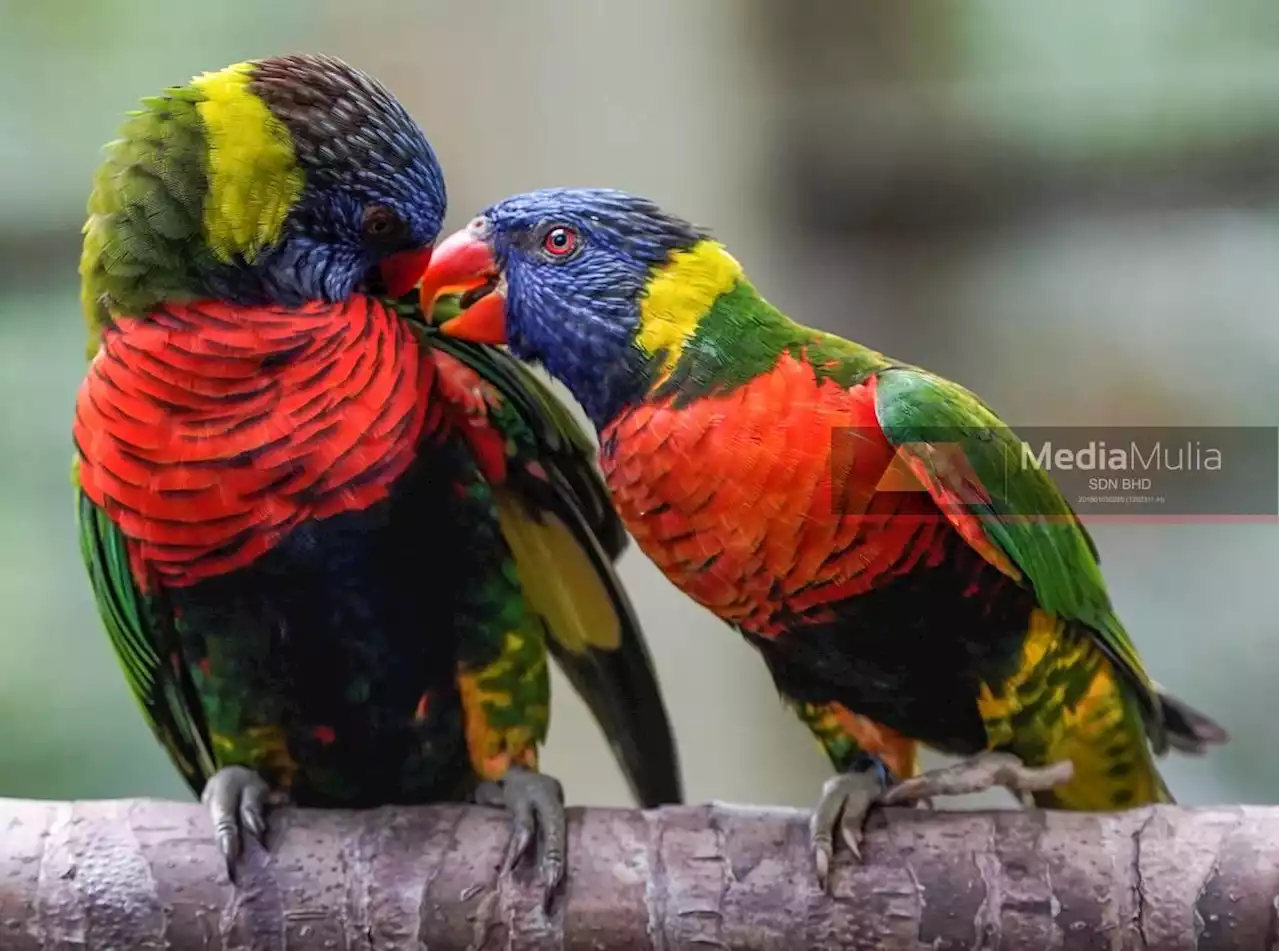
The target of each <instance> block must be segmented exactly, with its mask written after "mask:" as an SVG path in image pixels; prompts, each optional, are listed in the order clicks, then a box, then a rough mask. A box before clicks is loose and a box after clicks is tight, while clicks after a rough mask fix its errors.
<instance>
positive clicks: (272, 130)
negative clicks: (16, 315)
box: [80, 63, 305, 358]
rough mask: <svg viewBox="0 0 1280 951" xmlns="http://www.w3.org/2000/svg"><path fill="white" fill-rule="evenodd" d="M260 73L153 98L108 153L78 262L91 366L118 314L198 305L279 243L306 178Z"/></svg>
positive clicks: (199, 81)
mask: <svg viewBox="0 0 1280 951" xmlns="http://www.w3.org/2000/svg"><path fill="white" fill-rule="evenodd" d="M253 74H254V65H253V64H252V63H237V64H234V65H232V66H228V67H226V68H225V69H221V70H218V71H217V72H212V73H205V74H203V75H200V76H197V77H195V78H193V79H192V80H191V82H190V83H188V84H187V85H185V86H173V87H170V88H169V89H167V90H166V91H165V92H164V94H163V95H160V96H149V97H146V98H144V99H143V100H142V108H140V109H137V110H134V111H133V112H130V113H129V114H128V118H127V119H126V120H125V122H124V124H123V125H122V126H121V128H120V136H119V138H117V139H115V140H114V141H112V142H110V143H108V144H107V146H106V148H105V152H106V156H105V159H104V160H103V162H102V164H101V165H100V166H99V167H98V170H97V171H96V173H95V174H94V179H93V190H92V192H91V194H90V196H89V205H88V213H89V217H88V220H87V221H86V222H85V225H84V229H83V230H84V243H83V247H82V251H81V255H80V277H81V306H82V309H83V311H84V316H85V321H86V323H87V325H88V342H87V355H88V356H89V357H90V358H92V357H93V355H94V354H95V353H96V352H97V349H98V343H99V340H100V339H101V335H102V331H103V329H104V328H105V327H107V326H109V325H110V323H111V321H112V317H113V315H121V314H134V315H140V314H145V313H146V312H147V311H148V310H149V309H151V308H152V307H154V306H155V305H156V304H157V303H159V302H160V301H167V302H170V303H172V302H175V301H182V300H188V299H190V298H191V296H192V288H196V287H199V286H201V275H204V274H208V273H210V272H211V271H213V270H216V269H217V268H219V267H223V266H227V265H235V264H237V263H239V262H252V261H253V260H254V258H255V257H256V256H257V255H258V253H259V252H261V251H262V249H263V248H265V247H267V246H268V245H270V244H271V243H272V242H273V241H274V240H275V239H276V238H278V237H279V235H280V232H281V228H282V227H283V224H284V220H285V217H286V216H287V214H288V212H289V210H290V208H291V207H292V205H293V204H294V202H295V201H296V199H297V198H298V196H299V194H300V193H301V191H302V188H303V186H304V182H305V176H304V174H303V171H302V169H301V167H300V166H299V164H298V161H297V156H296V154H295V152H294V148H293V145H292V140H291V138H290V135H289V131H288V129H287V128H286V127H285V126H284V125H283V124H282V123H281V122H280V121H279V120H278V119H276V118H275V116H274V115H272V113H271V111H270V110H269V109H268V107H267V105H266V103H264V102H263V101H262V99H261V98H260V97H258V96H257V95H256V94H255V93H254V92H253V91H252V90H251V88H250V82H251V80H252V78H253Z"/></svg>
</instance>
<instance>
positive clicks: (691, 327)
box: [636, 240, 742, 372]
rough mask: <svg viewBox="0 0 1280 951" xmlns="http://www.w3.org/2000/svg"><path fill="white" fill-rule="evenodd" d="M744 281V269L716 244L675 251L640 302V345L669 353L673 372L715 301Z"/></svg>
mask: <svg viewBox="0 0 1280 951" xmlns="http://www.w3.org/2000/svg"><path fill="white" fill-rule="evenodd" d="M741 278H742V265H741V264H739V263H738V262H737V260H735V259H734V257H733V256H732V255H731V254H729V252H728V251H726V250H725V249H724V246H723V245H721V244H720V243H718V242H716V241H711V240H706V241H699V242H698V243H697V244H695V245H694V246H693V247H692V248H690V249H689V250H687V251H676V252H675V253H674V254H672V255H671V260H670V261H668V262H667V263H666V264H665V265H664V266H663V267H662V268H661V269H659V270H658V271H657V272H656V273H655V274H654V276H653V277H652V278H650V279H649V286H648V288H647V289H646V291H645V295H644V297H643V298H641V300H640V332H639V334H637V336H636V342H637V343H638V344H639V345H640V347H641V349H643V350H644V351H645V352H646V353H647V354H649V355H650V356H653V355H655V354H657V353H658V352H659V351H662V350H666V352H667V358H666V363H665V365H664V369H665V370H666V371H668V372H669V371H670V370H671V369H672V368H673V367H674V366H675V365H676V362H677V361H678V360H679V359H680V353H681V351H682V350H684V345H685V343H686V342H687V341H688V340H689V338H690V337H692V336H693V334H694V332H695V331H696V330H697V329H698V323H699V321H701V320H702V318H703V316H704V315H705V314H706V313H707V311H709V310H710V309H711V305H712V304H714V303H715V301H716V298H717V297H719V296H720V295H722V294H727V293H728V292H729V291H731V290H733V287H734V285H735V284H737V283H738V281H739V280H741Z"/></svg>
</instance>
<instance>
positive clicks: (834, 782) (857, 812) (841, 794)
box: [809, 757, 890, 891]
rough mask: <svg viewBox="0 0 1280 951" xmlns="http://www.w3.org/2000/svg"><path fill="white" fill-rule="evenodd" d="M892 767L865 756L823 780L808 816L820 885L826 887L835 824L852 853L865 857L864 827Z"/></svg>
mask: <svg viewBox="0 0 1280 951" xmlns="http://www.w3.org/2000/svg"><path fill="white" fill-rule="evenodd" d="M889 783H890V779H889V770H888V768H887V767H886V766H885V765H884V764H883V763H881V762H880V761H879V760H878V759H875V758H873V757H866V758H865V759H862V760H860V761H859V762H858V763H857V764H855V766H854V767H853V769H852V770H851V771H850V772H847V773H841V774H840V775H839V776H832V777H831V778H830V779H828V780H827V781H826V782H825V783H823V784H822V796H821V798H819V800H818V807H817V808H816V809H814V811H813V815H812V817H810V819H809V848H810V850H811V851H812V853H813V864H814V867H815V870H816V871H817V874H818V887H819V888H821V889H822V890H823V891H826V889H827V878H828V875H829V873H830V871H831V856H832V854H833V852H834V849H835V842H834V839H835V831H836V826H837V825H838V826H839V827H840V838H841V840H842V841H843V842H844V844H845V846H847V847H848V849H849V851H850V852H852V853H853V857H854V858H855V859H861V858H862V827H863V825H864V824H865V822H866V820H867V813H869V812H870V811H871V807H872V806H874V805H875V804H876V803H877V802H879V800H880V797H881V796H882V795H883V794H884V791H885V790H886V789H887V788H888V787H889Z"/></svg>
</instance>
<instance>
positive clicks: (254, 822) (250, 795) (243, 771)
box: [200, 766, 271, 884]
mask: <svg viewBox="0 0 1280 951" xmlns="http://www.w3.org/2000/svg"><path fill="white" fill-rule="evenodd" d="M270 797H271V787H270V786H268V785H267V783H266V781H265V780H264V779H263V778H262V777H261V776H259V775H258V774H257V773H255V772H254V771H253V770H251V769H247V768H246V767H244V766H226V767H223V768H222V769H220V770H218V771H217V772H216V773H214V774H213V775H212V776H210V777H209V781H208V782H207V783H205V784H204V789H203V790H202V791H201V793H200V802H201V803H202V804H203V805H204V807H205V808H206V809H208V810H209V817H210V818H211V819H212V820H213V834H214V838H215V839H216V840H217V843H218V851H219V852H221V853H222V858H223V861H225V862H226V865H227V878H229V879H230V880H231V882H232V883H233V884H234V883H235V880H236V862H237V860H238V859H239V858H240V855H241V853H242V852H243V848H242V845H243V842H242V840H241V832H242V830H244V831H247V832H248V833H249V834H250V835H251V836H253V837H254V839H256V840H257V841H258V842H259V843H261V842H262V840H263V837H264V836H265V835H266V832H267V818H266V813H267V805H268V800H269V799H270Z"/></svg>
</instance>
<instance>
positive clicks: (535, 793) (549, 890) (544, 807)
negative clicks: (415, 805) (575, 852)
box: [475, 766, 568, 910]
mask: <svg viewBox="0 0 1280 951" xmlns="http://www.w3.org/2000/svg"><path fill="white" fill-rule="evenodd" d="M475 800H476V802H478V803H481V804H483V805H493V806H500V807H502V808H505V809H506V810H507V811H508V812H510V813H511V842H510V843H509V845H508V847H507V854H506V857H505V859H504V860H503V863H502V871H503V873H504V874H509V873H510V872H512V871H513V870H514V869H515V867H516V866H517V865H519V864H520V860H521V859H522V858H523V857H524V856H525V855H526V854H527V853H528V852H529V850H530V848H531V847H532V846H533V843H534V840H535V839H538V838H540V839H541V852H542V857H541V860H540V861H539V869H538V871H539V877H540V878H541V880H542V883H543V889H544V891H543V909H544V910H549V909H550V907H551V903H552V901H553V900H554V898H555V895H556V893H557V892H558V891H559V889H560V885H561V884H562V883H563V881H564V872H565V858H564V856H565V845H566V842H567V840H568V828H567V824H566V819H565V811H564V789H563V787H561V785H560V782H559V781H558V780H556V779H555V778H554V777H551V776H547V775H546V774H544V773H538V772H534V771H533V770H529V769H525V768H524V767H521V766H513V767H512V768H511V770H510V771H509V772H508V773H507V775H506V776H504V777H503V778H502V779H501V780H500V781H499V782H497V783H493V782H485V783H481V784H480V785H479V786H478V787H477V788H476V792H475Z"/></svg>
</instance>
